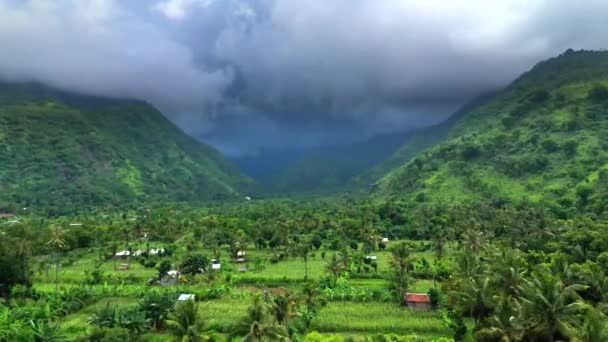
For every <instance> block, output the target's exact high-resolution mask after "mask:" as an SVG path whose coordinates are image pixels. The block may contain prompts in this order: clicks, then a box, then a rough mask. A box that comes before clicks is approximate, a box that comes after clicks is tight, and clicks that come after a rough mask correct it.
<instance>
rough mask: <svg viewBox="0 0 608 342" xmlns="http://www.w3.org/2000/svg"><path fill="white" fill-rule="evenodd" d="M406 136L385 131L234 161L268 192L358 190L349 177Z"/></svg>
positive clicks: (386, 154)
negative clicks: (362, 138) (355, 139)
mask: <svg viewBox="0 0 608 342" xmlns="http://www.w3.org/2000/svg"><path fill="white" fill-rule="evenodd" d="M409 137H410V133H409V132H398V133H387V134H380V135H377V136H374V137H372V138H370V139H368V140H365V141H360V142H354V143H350V144H340V145H330V146H319V147H314V148H309V149H286V150H274V151H264V152H262V153H260V154H259V155H257V156H242V157H238V158H236V159H234V161H235V162H236V163H237V164H238V165H239V166H240V167H241V168H242V169H243V170H244V172H245V173H247V174H248V175H250V176H252V177H254V178H255V179H256V180H258V181H260V182H261V183H263V184H265V185H266V187H267V188H268V190H269V191H270V192H273V193H280V194H290V195H295V194H330V193H335V192H339V191H347V190H355V189H358V188H357V186H358V184H355V183H353V182H351V179H352V178H353V177H355V176H357V175H359V174H361V173H362V172H365V171H367V170H368V169H370V168H371V167H373V166H375V165H376V164H378V163H380V162H382V161H383V160H385V159H386V158H388V157H389V156H390V155H391V154H392V153H393V152H395V150H397V148H399V147H400V146H401V145H403V143H404V142H405V141H407V139H408V138H409ZM366 186H367V184H366Z"/></svg>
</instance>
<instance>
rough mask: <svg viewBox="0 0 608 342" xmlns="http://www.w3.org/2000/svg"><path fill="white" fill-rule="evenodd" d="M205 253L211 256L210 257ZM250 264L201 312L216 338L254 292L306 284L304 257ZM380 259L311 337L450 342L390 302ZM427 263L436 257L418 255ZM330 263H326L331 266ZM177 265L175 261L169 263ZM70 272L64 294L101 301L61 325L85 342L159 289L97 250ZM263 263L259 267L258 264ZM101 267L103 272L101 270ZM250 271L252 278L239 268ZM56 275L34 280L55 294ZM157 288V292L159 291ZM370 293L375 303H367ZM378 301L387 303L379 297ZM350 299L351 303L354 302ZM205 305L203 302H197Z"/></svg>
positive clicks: (316, 274)
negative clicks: (97, 279) (103, 318)
mask: <svg viewBox="0 0 608 342" xmlns="http://www.w3.org/2000/svg"><path fill="white" fill-rule="evenodd" d="M203 253H204V251H203ZM246 253H247V254H246V255H247V259H248V262H247V263H246V264H233V263H223V264H222V268H221V271H220V272H219V274H218V275H217V277H218V278H221V279H222V281H224V279H229V284H230V285H228V286H227V288H228V290H226V291H225V292H224V293H222V294H221V295H218V296H217V298H213V299H207V298H204V299H200V302H199V310H200V312H201V314H202V316H203V317H204V320H205V325H206V326H207V327H208V328H209V329H212V330H214V331H217V332H221V333H225V334H228V333H230V332H231V330H232V328H233V327H234V326H235V324H238V322H240V321H241V320H242V319H243V317H244V316H245V315H246V313H247V309H248V307H249V306H250V304H251V301H252V297H253V293H254V292H259V291H262V289H269V290H270V291H272V290H274V289H277V288H280V289H281V291H283V292H286V293H297V292H298V290H299V288H298V286H299V284H298V283H299V282H301V281H302V280H303V279H304V274H305V272H304V269H305V264H304V261H303V259H302V258H287V259H286V260H283V261H279V262H276V263H271V262H269V261H268V260H269V258H270V257H271V256H272V255H273V253H272V252H270V251H259V250H248V251H247V252H246ZM374 255H376V256H377V258H378V267H377V270H376V271H368V272H363V271H362V272H361V273H353V274H351V275H350V276H349V277H348V281H347V284H348V287H349V289H351V290H350V291H351V292H352V293H355V294H354V295H347V296H343V297H337V296H336V297H331V298H330V299H329V300H328V301H327V303H326V305H324V306H323V307H322V308H321V309H320V310H319V312H318V313H317V315H316V317H315V318H314V319H313V321H312V323H311V327H310V330H311V331H316V332H319V333H322V334H336V335H339V336H342V337H343V338H344V339H345V340H354V341H357V340H361V339H363V338H364V337H365V336H370V335H374V334H388V333H391V334H397V335H400V336H412V338H415V340H417V341H433V340H436V339H438V338H441V337H446V338H447V337H450V336H451V332H450V330H449V329H448V328H447V327H446V326H445V325H444V324H443V321H442V318H441V316H440V314H439V313H438V312H435V311H427V312H424V311H415V310H412V309H408V308H406V307H404V306H401V305H399V304H398V303H397V302H396V301H394V300H392V299H390V296H389V295H388V289H387V285H388V284H387V280H386V274H387V272H388V271H389V267H390V266H389V263H388V260H389V257H390V255H389V253H388V252H385V251H379V252H375V253H374ZM418 256H420V257H429V258H431V257H432V256H431V255H430V254H428V253H419V255H418ZM328 257H329V256H328V255H327V256H326V259H327V258H328ZM165 258H167V259H168V260H172V259H171V258H170V257H165ZM63 259H64V260H68V262H64V263H63V266H62V267H60V270H59V288H60V289H67V288H78V287H82V286H86V287H87V288H89V289H92V290H94V291H96V292H98V293H101V294H102V295H101V296H100V297H99V298H98V299H96V300H95V302H93V303H91V304H89V305H87V306H85V307H84V308H82V309H81V310H79V311H77V312H74V313H71V314H69V315H67V316H66V317H64V318H63V319H62V321H61V326H60V328H61V329H62V330H63V331H64V332H65V333H66V334H68V335H70V336H84V335H86V334H88V333H89V332H90V331H91V329H92V326H91V325H90V324H89V320H90V318H91V316H92V315H93V314H94V313H95V312H96V311H97V310H99V309H100V308H102V307H104V306H106V305H109V306H116V307H121V308H128V307H134V306H136V305H137V304H138V300H139V298H140V297H141V296H142V294H143V293H145V292H146V291H149V290H150V289H151V288H152V287H151V286H149V285H147V283H148V281H149V279H151V278H154V277H155V276H156V275H157V273H158V271H157V270H156V269H155V268H146V267H144V266H143V265H142V264H141V263H139V262H138V261H136V260H129V261H127V260H126V259H119V260H112V259H110V260H105V261H103V262H99V256H98V254H97V253H96V252H95V251H92V250H91V251H76V252H74V253H73V254H70V255H67V256H64V258H63ZM222 260H229V258H228V252H227V251H222ZM253 260H257V261H255V262H254V261H253ZM125 263H128V264H129V269H128V270H119V268H120V265H121V264H125ZM307 264H308V265H307V267H308V277H309V279H312V280H319V279H321V278H322V277H324V276H326V275H327V271H326V264H327V261H326V260H324V259H323V258H322V256H321V253H316V254H315V255H313V256H312V257H311V258H310V259H309V260H308V262H307ZM96 265H97V266H96ZM243 265H246V267H247V271H244V272H243V271H240V270H239V269H240V268H241V267H242V266H243ZM96 268H97V269H98V270H101V271H102V272H103V275H104V279H105V280H104V283H102V284H96V285H83V280H84V279H85V278H86V273H87V272H92V271H93V270H94V269H96ZM54 275H55V270H54V268H51V269H50V270H43V269H41V270H38V271H37V272H36V274H35V278H34V284H35V287H34V288H35V290H36V291H39V292H47V293H48V292H52V291H54V290H55V278H54ZM209 287H210V285H209V284H208V283H206V282H204V281H199V279H198V278H196V277H194V278H189V279H187V280H184V281H183V282H182V283H178V284H177V285H172V286H170V287H169V288H168V289H169V290H171V291H175V292H176V293H194V294H197V293H202V292H204V291H206V290H208V288H209ZM431 287H433V281H432V280H430V279H416V280H415V282H414V283H413V284H412V286H411V288H410V291H411V292H420V293H426V292H427V291H428V290H429V289H430V288H431ZM156 288H158V287H156ZM366 293H376V296H372V295H370V296H368V297H365V294H366ZM378 294H380V295H383V296H384V297H380V298H378ZM349 296H352V298H351V297H349ZM197 300H199V298H197ZM140 340H141V341H172V340H173V337H172V336H170V335H168V334H166V333H162V332H158V333H148V334H145V335H142V336H140Z"/></svg>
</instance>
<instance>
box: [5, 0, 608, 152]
mask: <svg viewBox="0 0 608 342" xmlns="http://www.w3.org/2000/svg"><path fill="white" fill-rule="evenodd" d="M606 18H608V1H605V0H585V1H580V0H560V1H555V0H537V1H533V0H530V1H523V0H512V1H504V0H495V1H487V0H468V1H464V0H463V1H444V0H424V1H423V0H419V1H414V0H382V1H378V0H310V1H303V0H155V1H153V0H129V1H126V0H53V1H51V0H0V47H1V50H0V78H2V79H10V80H24V79H28V80H38V81H42V82H44V83H47V84H50V85H52V86H56V87H60V88H64V89H67V90H73V91H78V92H82V93H90V94H95V95H107V96H119V97H135V98H139V99H142V100H146V101H148V102H150V103H152V104H154V105H155V106H156V107H158V108H159V109H160V110H161V111H162V112H163V113H164V114H165V115H166V116H167V117H169V118H170V119H171V120H173V121H174V122H175V123H176V124H178V125H179V126H180V127H182V128H183V129H184V130H185V131H186V132H188V133H190V134H192V135H194V136H196V137H198V138H201V139H202V140H204V141H207V142H210V143H212V144H213V145H215V146H216V147H218V148H219V149H221V150H222V151H224V152H226V153H228V154H236V153H242V152H255V151H256V150H257V149H258V148H260V147H272V146H301V145H314V144H326V143H333V142H341V141H349V140H354V139H362V138H364V137H366V136H370V135H373V134H376V133H379V132H390V131H394V130H402V129H407V128H409V127H417V126H421V125H428V124H430V123H433V122H437V121H439V120H441V119H443V118H445V117H446V115H448V114H450V113H451V112H452V111H454V110H455V109H456V108H457V107H458V106H460V105H461V104H463V103H464V102H466V101H468V100H470V99H471V98H473V97H475V96H476V95H477V94H479V93H482V92H484V91H487V90H491V89H495V88H498V87H502V86H504V85H506V84H507V83H508V82H510V81H511V80H512V79H513V78H515V77H516V76H518V75H519V74H520V73H522V72H523V71H525V70H527V69H529V68H530V67H532V66H533V65H534V64H535V63H536V62H537V61H539V60H541V59H545V58H548V57H552V56H554V55H557V54H559V53H561V52H563V51H564V50H566V49H567V48H574V49H581V48H585V49H602V48H606V47H608V34H607V33H608V20H606Z"/></svg>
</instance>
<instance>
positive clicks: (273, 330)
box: [239, 294, 289, 342]
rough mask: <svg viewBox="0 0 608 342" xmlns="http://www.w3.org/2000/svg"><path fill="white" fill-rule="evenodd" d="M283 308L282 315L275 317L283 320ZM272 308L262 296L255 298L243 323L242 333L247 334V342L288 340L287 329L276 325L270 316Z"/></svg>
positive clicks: (282, 307) (258, 295) (245, 338)
mask: <svg viewBox="0 0 608 342" xmlns="http://www.w3.org/2000/svg"><path fill="white" fill-rule="evenodd" d="M280 306H281V314H280V315H275V317H278V318H279V319H283V318H282V315H283V313H284V312H286V311H283V309H284V306H283V305H280ZM270 312H271V307H270V306H269V305H268V303H266V302H265V301H264V299H263V297H262V296H261V295H260V294H257V295H255V296H254V297H253V303H252V304H251V306H250V307H249V309H247V316H246V317H245V318H244V319H243V321H242V322H241V329H239V331H240V332H243V333H245V332H246V335H245V337H244V340H245V341H258V342H259V341H264V340H270V341H281V340H287V339H288V336H289V334H288V332H287V329H286V328H285V327H284V326H282V325H280V324H276V323H275V322H274V321H273V320H272V318H271V315H270Z"/></svg>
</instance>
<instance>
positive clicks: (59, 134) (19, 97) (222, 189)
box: [0, 83, 255, 214]
mask: <svg viewBox="0 0 608 342" xmlns="http://www.w3.org/2000/svg"><path fill="white" fill-rule="evenodd" d="M0 160H2V163H1V164H0V208H1V209H3V210H4V211H9V212H12V211H14V210H17V209H21V208H24V207H25V208H31V209H32V210H37V211H40V212H44V211H48V212H50V213H51V214H60V213H67V212H72V211H75V210H80V209H82V208H85V207H92V206H99V205H125V204H132V203H138V202H139V203H143V202H146V203H152V202H155V201H203V200H212V199H216V200H217V199H230V198H236V197H240V196H241V195H240V194H241V193H243V194H244V195H247V194H249V192H250V191H253V190H254V188H255V184H254V182H253V181H252V180H251V179H249V178H248V177H246V176H243V175H242V174H241V173H240V171H238V169H237V168H236V167H234V166H233V165H232V164H231V163H229V162H228V161H227V160H226V159H224V157H223V156H222V155H221V154H220V153H219V152H217V151H216V150H214V149H213V148H211V147H209V146H206V145H204V144H201V143H199V142H197V141H195V140H194V139H193V138H191V137H189V136H187V135H186V134H184V133H183V132H182V131H180V130H179V129H178V128H177V127H175V126H174V125H173V124H172V123H171V122H169V121H168V120H167V119H166V118H165V117H164V116H163V115H162V114H160V113H159V112H158V111H157V110H156V109H154V108H153V107H151V106H150V105H148V104H146V103H143V102H140V101H133V100H115V99H108V98H98V97H91V96H84V95H77V94H72V93H66V92H62V91H59V90H55V89H52V88H48V87H46V86H43V85H40V84H35V83H17V84H16V83H1V84H0ZM244 195H242V196H244Z"/></svg>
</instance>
